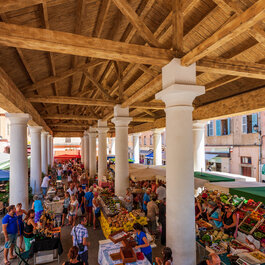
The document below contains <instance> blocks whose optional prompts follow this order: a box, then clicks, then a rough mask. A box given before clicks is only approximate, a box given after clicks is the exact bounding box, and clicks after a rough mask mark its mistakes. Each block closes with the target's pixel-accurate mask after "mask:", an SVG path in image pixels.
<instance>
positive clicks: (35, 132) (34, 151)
mask: <svg viewBox="0 0 265 265" xmlns="http://www.w3.org/2000/svg"><path fill="white" fill-rule="evenodd" d="M41 130H42V127H41V126H32V127H30V136H31V159H30V187H31V188H32V193H33V194H40V193H41V190H40V185H41Z"/></svg>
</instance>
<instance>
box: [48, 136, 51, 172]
mask: <svg viewBox="0 0 265 265" xmlns="http://www.w3.org/2000/svg"><path fill="white" fill-rule="evenodd" d="M51 137H52V136H51V135H50V134H49V135H48V136H47V155H48V167H49V166H51V161H52V159H51Z"/></svg>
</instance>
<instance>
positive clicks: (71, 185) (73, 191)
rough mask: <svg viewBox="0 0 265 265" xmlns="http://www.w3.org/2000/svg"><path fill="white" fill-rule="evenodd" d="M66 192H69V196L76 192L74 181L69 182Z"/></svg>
mask: <svg viewBox="0 0 265 265" xmlns="http://www.w3.org/2000/svg"><path fill="white" fill-rule="evenodd" d="M67 192H69V194H70V196H72V195H75V194H76V193H77V189H76V187H75V183H74V182H71V183H70V187H69V189H68V190H67Z"/></svg>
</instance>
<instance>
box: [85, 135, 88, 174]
mask: <svg viewBox="0 0 265 265" xmlns="http://www.w3.org/2000/svg"><path fill="white" fill-rule="evenodd" d="M84 167H85V170H89V135H88V132H87V131H85V132H84Z"/></svg>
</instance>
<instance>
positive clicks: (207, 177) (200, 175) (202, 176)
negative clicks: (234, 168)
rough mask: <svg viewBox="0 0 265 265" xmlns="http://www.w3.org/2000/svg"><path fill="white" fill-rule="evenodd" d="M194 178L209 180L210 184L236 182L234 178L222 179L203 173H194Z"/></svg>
mask: <svg viewBox="0 0 265 265" xmlns="http://www.w3.org/2000/svg"><path fill="white" fill-rule="evenodd" d="M194 177H195V178H200V179H205V180H208V181H209V182H221V181H230V182H232V181H235V179H232V178H226V177H221V176H215V175H212V174H208V173H201V172H198V171H197V172H194Z"/></svg>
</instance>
